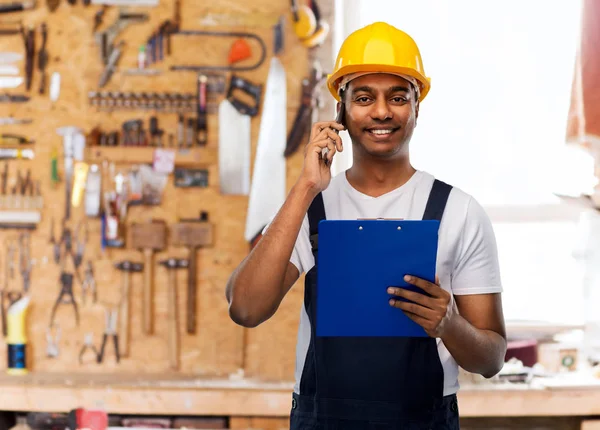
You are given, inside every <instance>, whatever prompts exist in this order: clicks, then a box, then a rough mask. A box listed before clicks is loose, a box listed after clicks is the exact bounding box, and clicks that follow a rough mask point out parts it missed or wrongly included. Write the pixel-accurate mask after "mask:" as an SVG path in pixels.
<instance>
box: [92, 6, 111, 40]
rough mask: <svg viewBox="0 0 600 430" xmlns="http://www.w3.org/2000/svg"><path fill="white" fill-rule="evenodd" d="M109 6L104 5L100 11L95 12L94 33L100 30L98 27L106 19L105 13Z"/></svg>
mask: <svg viewBox="0 0 600 430" xmlns="http://www.w3.org/2000/svg"><path fill="white" fill-rule="evenodd" d="M107 8H108V7H107V6H102V8H101V9H100V10H98V12H96V13H95V14H94V28H93V29H92V32H93V33H96V32H97V31H98V28H99V27H100V26H101V25H102V21H103V20H104V14H105V13H106V9H107Z"/></svg>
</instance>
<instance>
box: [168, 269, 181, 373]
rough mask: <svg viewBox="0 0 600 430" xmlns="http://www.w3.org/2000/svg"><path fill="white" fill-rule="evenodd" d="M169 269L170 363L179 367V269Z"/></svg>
mask: <svg viewBox="0 0 600 430" xmlns="http://www.w3.org/2000/svg"><path fill="white" fill-rule="evenodd" d="M168 270H169V364H170V365H171V369H173V370H178V369H179V330H177V327H178V323H177V322H178V318H177V277H176V270H177V269H174V268H173V269H168Z"/></svg>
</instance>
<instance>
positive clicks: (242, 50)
mask: <svg viewBox="0 0 600 430" xmlns="http://www.w3.org/2000/svg"><path fill="white" fill-rule="evenodd" d="M250 57H252V50H251V49H250V45H249V44H248V42H246V40H245V39H237V40H235V41H234V42H233V43H232V44H231V48H229V57H227V60H228V61H229V64H234V63H237V62H239V61H243V60H245V59H247V58H250Z"/></svg>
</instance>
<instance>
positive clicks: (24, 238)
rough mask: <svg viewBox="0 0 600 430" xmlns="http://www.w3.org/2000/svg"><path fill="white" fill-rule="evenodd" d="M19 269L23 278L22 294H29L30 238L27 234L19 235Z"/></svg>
mask: <svg viewBox="0 0 600 430" xmlns="http://www.w3.org/2000/svg"><path fill="white" fill-rule="evenodd" d="M19 268H20V270H21V277H22V278H23V292H24V293H25V294H27V293H28V292H29V286H30V283H31V236H30V235H29V233H21V234H20V235H19Z"/></svg>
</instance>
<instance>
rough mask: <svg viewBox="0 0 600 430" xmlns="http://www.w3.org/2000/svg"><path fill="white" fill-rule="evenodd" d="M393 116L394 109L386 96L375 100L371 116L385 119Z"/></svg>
mask: <svg viewBox="0 0 600 430" xmlns="http://www.w3.org/2000/svg"><path fill="white" fill-rule="evenodd" d="M391 117H392V111H391V109H390V106H389V105H388V103H387V100H385V98H380V99H377V100H376V101H375V104H374V105H373V110H372V112H371V118H373V119H377V120H380V121H384V120H386V119H389V118H391Z"/></svg>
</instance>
